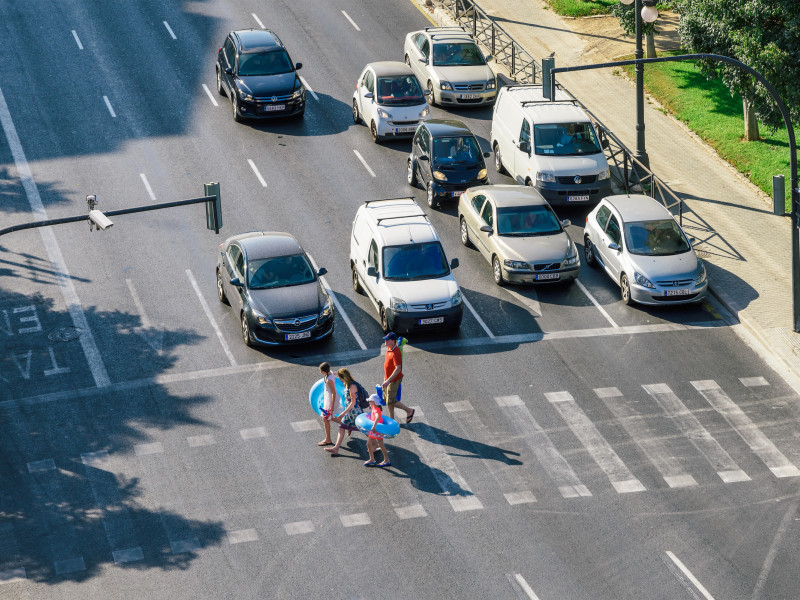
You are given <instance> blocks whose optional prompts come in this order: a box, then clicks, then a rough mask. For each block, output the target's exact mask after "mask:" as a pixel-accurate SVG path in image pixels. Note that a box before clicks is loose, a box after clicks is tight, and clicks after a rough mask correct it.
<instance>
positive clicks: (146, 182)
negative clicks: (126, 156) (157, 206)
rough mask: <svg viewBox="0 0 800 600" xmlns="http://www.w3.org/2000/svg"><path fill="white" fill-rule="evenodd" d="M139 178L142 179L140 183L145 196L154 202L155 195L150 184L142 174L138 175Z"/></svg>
mask: <svg viewBox="0 0 800 600" xmlns="http://www.w3.org/2000/svg"><path fill="white" fill-rule="evenodd" d="M139 176H140V177H141V178H142V183H144V187H145V189H146V190H147V194H148V195H149V196H150V200H155V199H156V195H155V194H154V193H153V188H151V187H150V182H149V181H147V177H146V176H145V174H144V173H139Z"/></svg>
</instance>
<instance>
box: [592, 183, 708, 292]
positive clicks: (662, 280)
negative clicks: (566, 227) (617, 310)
mask: <svg viewBox="0 0 800 600" xmlns="http://www.w3.org/2000/svg"><path fill="white" fill-rule="evenodd" d="M583 242H584V247H583V248H584V255H585V257H586V262H587V263H588V264H589V265H591V266H598V265H599V266H601V267H603V268H604V269H605V271H606V273H608V275H609V277H611V279H613V280H614V281H615V282H616V283H617V285H619V287H620V294H621V296H622V301H623V302H624V303H625V304H631V303H632V302H638V303H640V304H650V305H663V304H687V303H690V302H700V301H701V300H702V299H703V298H704V297H705V295H706V291H707V290H708V281H707V279H706V269H705V266H703V261H701V260H700V259H699V258H697V255H696V254H695V252H694V249H693V248H692V243H691V240H689V239H688V238H687V237H686V234H685V233H684V231H683V230H682V229H681V227H680V225H678V222H677V221H676V220H675V218H674V217H673V216H672V214H671V213H670V212H669V210H667V208H666V207H664V205H663V204H661V203H660V202H658V201H657V200H654V199H653V198H650V197H649V196H643V195H636V194H632V195H630V196H608V197H606V198H603V199H602V200H601V201H600V203H599V204H598V205H597V206H596V207H595V209H594V210H593V211H592V212H590V213H589V215H588V216H587V217H586V228H585V229H584V236H583Z"/></svg>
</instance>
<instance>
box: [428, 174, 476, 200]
mask: <svg viewBox="0 0 800 600" xmlns="http://www.w3.org/2000/svg"><path fill="white" fill-rule="evenodd" d="M476 185H489V178H488V177H485V178H484V179H478V180H475V181H470V182H466V183H451V182H449V181H448V182H447V183H440V182H438V181H436V180H435V179H434V180H433V196H434V198H436V199H437V200H455V201H458V199H459V198H460V197H461V194H462V193H464V192H465V191H467V190H468V189H469V188H471V187H475V186H476Z"/></svg>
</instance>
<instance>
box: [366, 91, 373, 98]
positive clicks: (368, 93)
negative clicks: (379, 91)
mask: <svg viewBox="0 0 800 600" xmlns="http://www.w3.org/2000/svg"><path fill="white" fill-rule="evenodd" d="M374 96H375V94H373V93H372V92H367V93H366V94H364V98H368V99H370V98H373V97H374Z"/></svg>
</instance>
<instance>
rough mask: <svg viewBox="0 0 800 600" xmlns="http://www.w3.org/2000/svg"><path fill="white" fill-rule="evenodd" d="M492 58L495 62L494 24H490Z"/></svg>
mask: <svg viewBox="0 0 800 600" xmlns="http://www.w3.org/2000/svg"><path fill="white" fill-rule="evenodd" d="M492 56H494V57H495V60H497V56H495V51H494V22H492Z"/></svg>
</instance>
